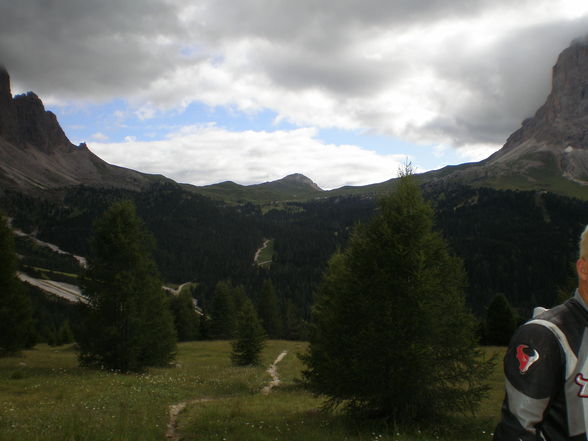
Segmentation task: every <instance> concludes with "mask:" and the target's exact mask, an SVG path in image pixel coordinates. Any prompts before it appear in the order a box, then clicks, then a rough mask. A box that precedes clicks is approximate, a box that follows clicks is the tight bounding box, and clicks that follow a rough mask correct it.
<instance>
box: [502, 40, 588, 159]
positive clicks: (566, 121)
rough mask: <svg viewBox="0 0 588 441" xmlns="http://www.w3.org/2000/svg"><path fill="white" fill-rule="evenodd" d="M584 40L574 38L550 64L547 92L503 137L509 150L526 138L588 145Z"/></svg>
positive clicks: (587, 51)
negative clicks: (530, 114) (529, 114)
mask: <svg viewBox="0 0 588 441" xmlns="http://www.w3.org/2000/svg"><path fill="white" fill-rule="evenodd" d="M587 122H588V40H587V39H586V38H584V39H578V40H574V41H573V42H572V44H571V45H570V46H569V47H568V48H567V49H565V50H564V51H563V52H562V53H561V54H560V55H559V57H558V59H557V63H556V64H555V66H553V71H552V87H551V93H550V94H549V96H548V97H547V100H546V102H545V104H543V106H541V107H540V108H539V110H537V112H536V113H535V116H533V117H532V118H529V119H526V120H525V121H524V122H523V124H522V127H521V128H520V129H519V130H517V131H516V132H514V133H513V134H512V135H511V136H510V137H509V138H508V140H507V142H506V144H505V146H504V148H505V149H506V150H509V149H511V148H513V147H515V146H516V145H519V144H521V143H523V142H524V141H526V140H529V139H535V140H536V141H540V142H546V143H549V144H550V145H553V146H563V147H564V148H567V147H568V146H572V147H573V148H582V149H588V125H587Z"/></svg>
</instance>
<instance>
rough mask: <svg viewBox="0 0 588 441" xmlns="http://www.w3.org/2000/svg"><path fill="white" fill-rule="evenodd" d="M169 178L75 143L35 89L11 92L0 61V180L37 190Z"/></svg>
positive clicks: (132, 185) (135, 185)
mask: <svg viewBox="0 0 588 441" xmlns="http://www.w3.org/2000/svg"><path fill="white" fill-rule="evenodd" d="M161 179H165V178H163V177H158V176H150V175H145V174H143V173H139V172H136V171H133V170H128V169H125V168H122V167H116V166H113V165H110V164H108V163H106V162H104V161H103V160H101V159H100V158H99V157H98V156H96V155H94V154H93V153H92V152H91V151H90V150H89V149H88V148H87V146H86V145H85V144H83V143H82V144H80V145H79V146H75V145H74V144H72V143H71V142H70V141H69V139H68V138H67V136H66V135H65V133H64V132H63V130H62V129H61V127H60V125H59V123H58V121H57V118H56V117H55V115H54V114H53V113H52V112H49V111H47V110H45V107H44V106H43V102H42V101H41V100H40V99H39V97H38V96H37V95H35V94H34V93H32V92H29V93H27V94H24V95H17V96H15V97H13V96H12V93H11V90H10V77H9V75H8V72H7V71H6V69H4V68H2V67H0V186H4V187H8V188H17V189H19V190H23V191H28V192H38V191H43V190H46V189H51V188H59V187H67V186H71V185H80V184H85V185H91V186H101V187H120V188H128V189H141V188H145V187H146V186H148V185H149V184H150V183H152V182H154V181H155V180H161Z"/></svg>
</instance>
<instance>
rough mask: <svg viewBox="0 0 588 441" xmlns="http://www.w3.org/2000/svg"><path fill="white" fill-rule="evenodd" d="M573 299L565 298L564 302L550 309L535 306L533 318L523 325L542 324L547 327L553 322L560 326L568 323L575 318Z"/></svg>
mask: <svg viewBox="0 0 588 441" xmlns="http://www.w3.org/2000/svg"><path fill="white" fill-rule="evenodd" d="M574 301H575V300H574V299H569V300H566V301H565V302H564V303H562V304H560V305H557V306H554V307H553V308H551V309H545V308H535V313H534V314H533V318H532V319H530V320H529V321H527V322H526V323H525V324H524V325H530V324H543V325H545V326H547V327H549V324H553V325H556V326H557V327H558V328H561V327H562V326H564V325H565V324H568V323H570V321H575V320H576V317H575V314H574V308H573V302H574ZM524 325H523V326H524Z"/></svg>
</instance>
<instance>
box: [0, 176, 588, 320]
mask: <svg viewBox="0 0 588 441" xmlns="http://www.w3.org/2000/svg"><path fill="white" fill-rule="evenodd" d="M425 194H426V197H427V198H428V199H429V201H430V202H431V203H432V205H433V206H434V208H435V212H436V228H437V229H439V230H440V231H441V232H442V234H443V235H444V236H445V237H446V238H447V240H448V241H449V243H450V245H451V247H452V248H453V250H454V252H455V253H456V254H458V255H459V256H460V257H462V258H463V260H464V265H465V269H466V272H467V275H468V282H469V285H468V288H467V299H468V303H469V304H470V306H471V307H472V309H473V310H474V311H475V312H476V313H478V314H479V315H481V314H483V313H484V308H485V307H486V306H487V305H488V303H489V302H490V300H491V299H492V297H493V296H494V295H495V294H497V293H504V294H505V295H506V296H507V298H508V299H509V301H510V302H511V303H512V304H513V306H515V307H517V308H519V309H520V310H521V312H522V313H523V315H524V314H526V313H528V311H529V310H530V308H531V307H533V306H535V305H543V306H551V305H553V303H554V302H555V301H556V296H557V292H558V289H560V288H564V289H567V290H569V289H570V288H569V287H570V286H573V283H574V273H573V270H572V267H571V264H572V263H573V262H574V260H575V258H576V243H577V240H578V236H579V233H580V232H581V230H582V228H583V226H584V225H585V224H586V223H588V203H586V202H583V201H580V200H577V199H572V198H566V197H562V196H558V195H554V194H551V193H546V192H523V191H508V190H506V191H499V190H492V189H474V188H470V187H465V186H447V187H443V188H438V187H437V188H433V189H431V188H429V189H426V190H425ZM50 196H51V197H50V198H48V199H44V200H40V199H36V198H33V197H30V196H24V195H22V194H19V193H15V192H10V191H5V192H4V193H2V196H1V198H0V207H1V209H3V210H4V211H6V213H7V214H8V215H9V216H11V217H13V218H14V224H15V225H17V226H18V227H20V228H21V229H23V230H25V231H29V232H33V231H36V232H37V236H38V237H39V238H40V239H42V240H45V241H47V242H51V243H55V244H58V245H59V246H60V247H62V248H63V249H66V250H68V251H71V252H74V253H76V254H79V255H82V256H83V255H87V252H88V242H87V241H88V237H89V234H90V231H91V228H92V223H93V221H94V219H96V218H97V217H98V216H99V215H100V214H101V213H102V212H103V211H104V210H105V209H106V207H107V206H109V205H110V204H111V203H112V202H113V201H115V200H120V199H130V200H132V201H133V202H134V203H135V204H136V206H137V213H138V215H139V217H141V218H142V219H143V220H144V221H145V223H146V225H147V227H148V228H149V230H150V231H151V232H152V233H153V234H154V236H155V238H156V241H157V248H156V251H155V259H156V262H157V265H158V268H159V271H160V272H161V274H162V276H163V279H164V280H165V281H166V282H174V283H182V282H186V281H195V282H198V283H199V285H198V288H197V290H196V293H195V294H196V296H197V297H198V299H199V301H200V302H201V304H202V305H203V306H205V307H206V306H207V304H208V303H209V302H210V300H211V298H212V293H213V292H214V287H215V285H216V283H217V282H218V281H222V280H226V281H230V282H232V283H233V284H235V285H241V284H242V285H244V286H245V288H246V291H247V293H248V295H249V296H250V297H252V299H253V300H254V301H257V300H258V296H259V292H260V290H261V286H262V284H263V281H264V280H266V279H271V281H272V283H273V285H274V286H275V288H276V292H277V296H278V299H279V301H280V305H281V308H282V310H284V308H285V307H286V304H287V303H290V304H291V305H292V306H293V307H294V309H295V311H296V314H297V315H298V316H299V317H301V318H305V319H307V318H308V317H309V310H310V307H311V305H312V303H313V293H314V291H315V290H316V287H317V285H318V283H319V281H320V277H321V275H322V273H323V271H324V268H325V265H326V262H327V260H328V259H329V257H330V256H331V255H332V253H333V252H334V251H336V250H337V249H338V248H339V247H344V246H345V244H346V241H347V238H348V236H349V234H350V232H351V230H352V227H353V225H354V224H355V223H356V222H359V221H362V220H365V219H368V218H369V217H370V216H371V215H372V214H373V212H374V210H375V206H376V203H375V202H376V201H375V199H374V198H373V197H370V196H365V195H364V196H349V197H336V198H328V199H316V200H311V201H307V202H291V203H280V204H275V205H266V206H263V207H262V206H258V205H253V204H244V205H238V206H236V205H226V204H224V203H223V202H221V201H218V200H211V199H208V198H206V197H202V196H200V195H197V194H194V193H191V192H187V191H185V190H184V189H182V188H181V187H180V186H178V185H174V184H158V185H154V186H152V187H151V188H150V189H149V190H147V191H143V192H135V191H128V190H120V189H96V188H89V187H83V186H79V187H73V188H70V189H68V190H66V191H65V192H63V193H59V192H55V193H54V194H52V195H50ZM264 238H268V239H273V246H274V255H273V259H272V264H271V265H269V266H264V267H259V266H257V265H254V255H255V252H256V250H257V249H258V248H259V247H260V246H261V244H262V243H263V240H264ZM17 245H18V243H17ZM24 254H27V255H29V254H30V253H24ZM38 259H41V257H38ZM28 261H29V262H31V257H29V260H28ZM33 261H34V260H33Z"/></svg>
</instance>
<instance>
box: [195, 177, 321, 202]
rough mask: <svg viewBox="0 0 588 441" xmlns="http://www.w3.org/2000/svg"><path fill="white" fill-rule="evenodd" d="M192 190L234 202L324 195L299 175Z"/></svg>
mask: <svg viewBox="0 0 588 441" xmlns="http://www.w3.org/2000/svg"><path fill="white" fill-rule="evenodd" d="M194 190H195V191H197V192H199V193H201V194H203V195H207V196H211V197H215V198H221V199H223V200H228V201H236V202H238V201H254V202H274V201H287V200H290V201H291V200H307V199H312V198H316V197H320V196H321V194H322V193H325V190H323V189H322V188H320V187H319V186H318V185H317V184H316V183H314V182H313V181H312V180H311V179H310V178H308V177H306V176H304V175H302V174H300V173H294V174H291V175H288V176H286V177H284V178H282V179H278V180H276V181H271V182H264V183H262V184H254V185H239V184H236V183H235V182H232V181H226V182H221V183H219V184H212V185H207V186H204V187H194Z"/></svg>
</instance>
